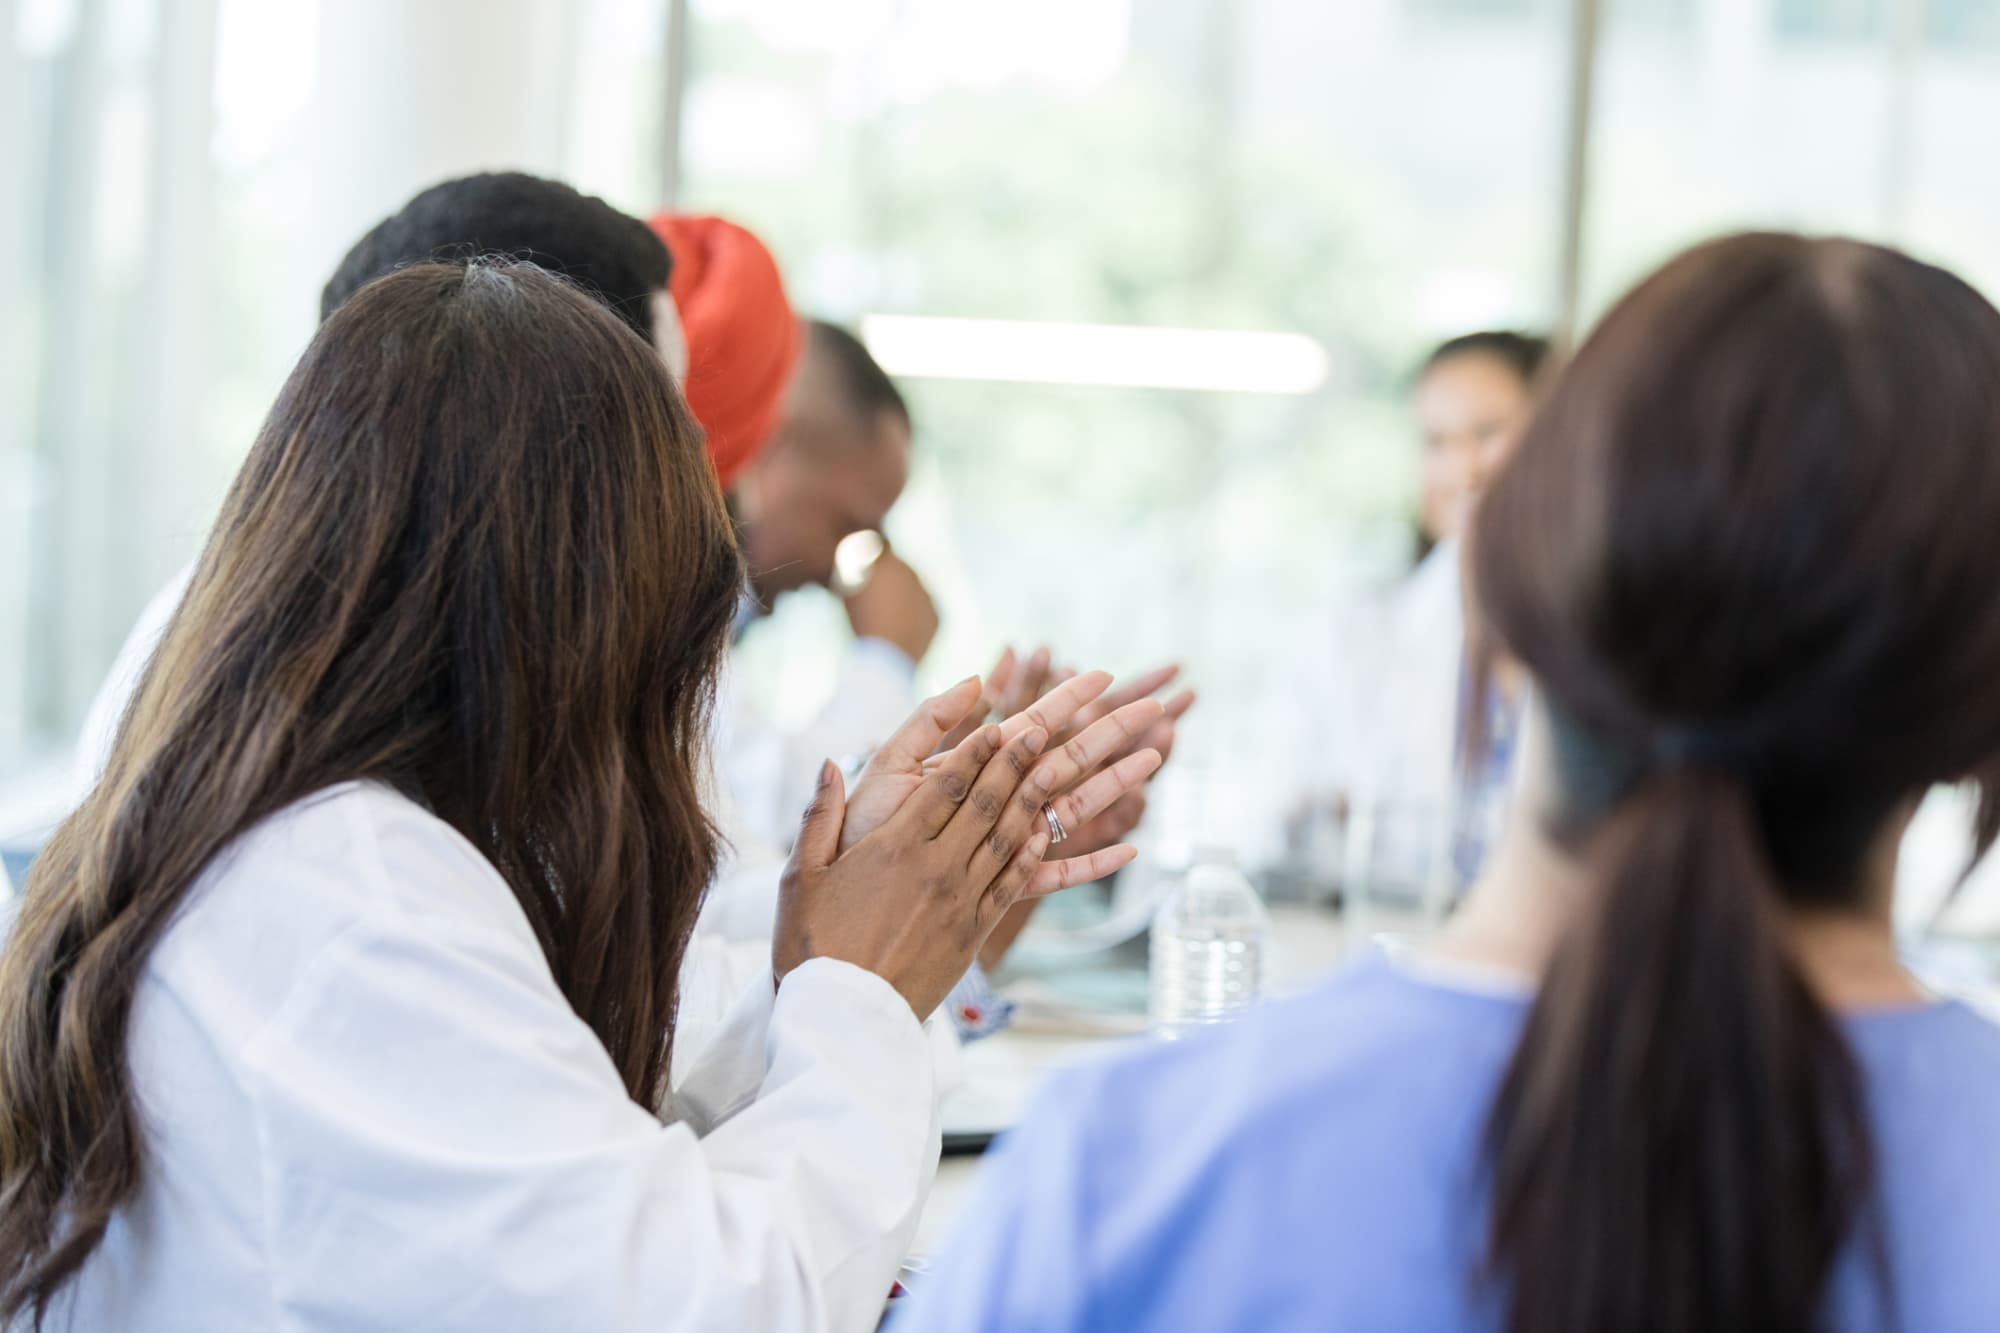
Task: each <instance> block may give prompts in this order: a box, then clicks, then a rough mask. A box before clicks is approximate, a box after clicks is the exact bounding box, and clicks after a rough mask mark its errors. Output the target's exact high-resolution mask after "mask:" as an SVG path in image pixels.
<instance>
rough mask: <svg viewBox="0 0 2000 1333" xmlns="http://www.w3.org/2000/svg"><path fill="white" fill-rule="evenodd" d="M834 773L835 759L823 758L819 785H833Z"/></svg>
mask: <svg viewBox="0 0 2000 1333" xmlns="http://www.w3.org/2000/svg"><path fill="white" fill-rule="evenodd" d="M833 773H834V768H833V760H831V759H822V760H821V761H820V765H819V785H820V786H822V787H825V786H829V785H831V784H832V782H833Z"/></svg>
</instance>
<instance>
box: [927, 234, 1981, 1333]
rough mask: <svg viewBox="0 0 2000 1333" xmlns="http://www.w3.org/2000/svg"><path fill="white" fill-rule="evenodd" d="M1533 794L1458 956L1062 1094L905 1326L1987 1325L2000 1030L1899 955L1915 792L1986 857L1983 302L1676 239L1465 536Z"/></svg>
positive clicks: (1155, 1056) (1591, 350) (1706, 1331)
mask: <svg viewBox="0 0 2000 1333" xmlns="http://www.w3.org/2000/svg"><path fill="white" fill-rule="evenodd" d="M1469 568H1470V570H1471V572H1472V577H1473V580H1474V585H1475V590H1476V600H1477V604H1478V606H1479V608H1480V610H1481V611H1482V613H1483V617H1484V621H1485V623H1486V625H1487V626H1488V627H1489V628H1490V630H1491V631H1492V633H1493V634H1494V635H1495V636H1496V638H1497V641H1498V643H1499V644H1500V645H1501V646H1502V647H1504V649H1505V650H1506V651H1507V652H1509V653H1511V654H1512V656H1513V657H1514V658H1516V659H1518V660H1519V662H1521V663H1522V664H1523V665H1524V666H1525V669H1526V671H1527V672H1528V674H1529V675H1530V676H1531V678H1532V680H1533V682H1534V692H1535V698H1536V700H1537V703H1536V705H1535V709H1534V711H1533V714H1532V715H1531V722H1530V728H1529V733H1528V734H1529V751H1528V754H1527V756H1526V760H1527V765H1528V769H1527V773H1526V783H1527V785H1526V787H1525V788H1524V789H1523V792H1522V800H1521V801H1520V802H1519V803H1518V805H1517V809H1516V814H1515V817H1514V819H1513V821H1512V823H1511V825H1510V827H1509V830H1508V833H1507V835H1506V837H1505V838H1504V839H1503V842H1502V844H1501V846H1500V848H1499V849H1498V851H1497V853H1496V855H1495V857H1494V858H1493V860H1492V861H1491V863H1490V864H1489V865H1488V867H1487V869H1486V871H1485V873H1484V874H1483V876H1482V878H1481V879H1480V881H1479V882H1478V884H1477V885H1476V886H1475V887H1474V889H1473V892H1472V895H1471V897H1470V899H1469V900H1468V901H1467V902H1466V904H1465V906H1464V908H1463V910H1462V911H1461V912H1459V913H1458V914H1457V915H1456V916H1455V917H1454V919H1453V921H1452V923H1451V924H1450V926H1449V927H1448V928H1447V930H1446V931H1445V933H1444V934H1443V936H1442V937H1441V939H1440V940H1439V941H1438V942H1437V943H1436V944H1435V945H1434V947H1432V948H1431V949H1429V950H1428V951H1425V952H1423V953H1420V954H1419V955H1418V956H1417V958H1416V959H1415V960H1414V961H1407V962H1392V961H1389V960H1386V959H1378V960H1373V961H1370V962H1367V963H1365V964H1362V965H1360V966H1358V967H1356V968H1354V969H1351V970H1349V971H1348V972H1346V973H1345V974H1343V975H1342V976H1341V977H1340V978H1338V979H1337V980H1334V981H1332V982H1331V983H1329V984H1328V985H1327V986H1325V987H1324V988H1323V989H1321V990H1320V991H1318V992H1317V993H1315V994H1312V995H1310V996H1307V997H1302V998H1300V999H1298V1000H1295V1001H1290V1002H1286V1003H1283V1004H1280V1005H1275V1006H1273V1007H1271V1008H1269V1009H1267V1010H1266V1011H1264V1012H1263V1013H1261V1014H1259V1015H1257V1016H1255V1017H1253V1018H1251V1019H1249V1020H1247V1021H1245V1022H1244V1023H1242V1024H1240V1025H1238V1026H1237V1027H1236V1029H1235V1030H1233V1031H1228V1032H1225V1033H1220V1034H1218V1035H1217V1036H1216V1037H1215V1038H1214V1039H1212V1040H1208V1041H1203V1042H1197V1043H1185V1044H1179V1045H1176V1046H1174V1047H1172V1048H1166V1049H1158V1050H1153V1051H1148V1052H1145V1053H1142V1054H1138V1055H1134V1056H1132V1057H1130V1058H1128V1059H1126V1060H1124V1061H1121V1062H1119V1063H1116V1064H1113V1065H1111V1066H1108V1067H1105V1068H1101V1069H1098V1070H1095V1071H1091V1072H1087V1073H1083V1074H1080V1075H1077V1076H1074V1077H1072V1078H1070V1079H1069V1080H1068V1081H1066V1082H1064V1083H1062V1084H1060V1085H1058V1086H1057V1087H1055V1088H1054V1089H1052V1090H1051V1091H1050V1092H1049V1093H1048V1095H1047V1102H1046V1104H1045V1106H1044V1108H1043V1111H1042V1113H1041V1114H1040V1115H1039V1116H1038V1117H1031V1118H1030V1120H1029V1122H1028V1124H1027V1125H1026V1126H1025V1127H1024V1128H1023V1129H1022V1130H1021V1131H1020V1132H1019V1133H1018V1135H1017V1136H1016V1137H1015V1138H1014V1140H1013V1141H1012V1142H1011V1144H1010V1145H1009V1147H1008V1148H1007V1149H1006V1150H1005V1151H1003V1153H1002V1155H1001V1156H1000V1158H999V1159H998V1160H996V1161H995V1162H994V1164H993V1166H992V1169H991V1170H990V1171H989V1173H988V1178H987V1184H986V1187H985V1189H984V1192H983V1194H982V1195H980V1196H978V1197H977V1198H976V1199H975V1201H974V1202H973V1203H972V1204H971V1205H970V1206H969V1208H968V1216H969V1217H971V1218H973V1219H975V1221H974V1222H973V1224H972V1229H971V1230H970V1231H969V1232H968V1233H967V1234H966V1235H965V1236H964V1237H963V1238H962V1239H963V1244H962V1245H961V1246H960V1248H959V1249H958V1251H957V1252H956V1253H954V1254H952V1255H949V1256H947V1257H946V1259H945V1260H944V1262H943V1264H942V1265H941V1267H940V1268H939V1269H938V1270H937V1271H936V1272H935V1273H934V1275H933V1279H932V1282H931V1284H930V1285H929V1286H928V1287H927V1288H926V1289H925V1291H922V1292H919V1293H918V1301H919V1305H918V1306H917V1308H916V1309H915V1310H914V1311H913V1312H912V1313H913V1314H914V1315H915V1317H914V1318H913V1319H912V1320H910V1321H909V1322H908V1323H907V1324H902V1325H898V1328H899V1333H900V1331H901V1330H902V1329H905V1328H908V1329H932V1328H936V1329H945V1328H949V1329H952V1330H954V1331H955V1333H962V1331H963V1330H970V1329H1035V1330H1037V1331H1038V1333H1054V1331H1055V1330H1063V1329H1079V1328H1093V1329H1112V1328H1117V1329H1150V1328H1176V1329H1183V1328H1184V1329H1201V1330H1204V1333H1215V1331H1216V1330H1229V1329H1244V1330H1249V1329H1260V1330H1261V1329H1278V1328H1285V1329H1289V1328H1329V1329H1369V1330H1378V1329H1410V1330H1419V1329H1421V1330H1425V1331H1426V1333H1448V1331H1449V1330H1475V1329H1477V1330H1498V1329H1505V1330H1507V1331H1508V1333H1810V1331H1815V1330H1844V1331H1853V1333H1859V1331H1860V1330H1880V1329H1904V1330H1908V1331H1909V1333H1975V1331H1977V1330H1990V1329H1995V1328H2000V1276H1996V1272H1995V1269H1994V1265H1993V1262H1992V1257H1991V1254H1990V1249H1991V1243H1992V1237H1993V1235H1994V1234H1995V1232H1996V1229H2000V1154H1995V1153H1994V1152H1993V1150H1992V1141H1993V1137H1994V1134H1995V1132H1996V1128H1997V1127H2000V1029H1996V1028H1995V1027H1994V1026H1992V1025H1991V1024H1990V1023H1988V1022H1987V1021H1985V1020H1984V1019H1982V1018H1980V1017H1979V1016H1977V1015H1976V1014H1975V1013H1974V1012H1972V1011H1971V1010H1970V1009H1967V1008H1966V1007H1964V1006H1963V1005H1961V1004H1958V1003H1955V1002H1951V1001H1947V1000H1941V999H1939V998H1938V997H1936V996H1934V995H1932V994H1930V993H1929V992H1927V991H1926V990H1925V988H1924V986H1923V985H1922V984H1921V983H1920V982H1919V981H1918V980H1917V979H1916V978H1915V977H1913V976H1912V975H1910V973H1908V972H1907V971H1906V970H1905V969H1904V968H1903V966H1902V964H1901V962H1900V960H1899V958H1898V956H1897V952H1896V948H1895V940H1894V935H1893V932H1892V929H1891V924H1890V916H1889V912H1890V899H1891V894H1892V889H1893V882H1892V881H1893V873H1894V865H1895V851H1896V847H1897V844H1898V842H1899V840H1900V839H1901V836H1902V832H1903V829H1904V826H1905V825H1906V823H1907V822H1908V818H1909V813H1910V811H1911V809H1912V808H1913V807H1914V804H1915V802H1916V801H1917V799H1918V798H1919V797H1920V796H1921V794H1922V793H1923V792H1925V791H1926V790H1928V789H1929V788H1930V787H1931V786H1932V785H1933V784H1935V783H1939V782H1950V781H1958V780H1966V779H1973V780H1977V781H1978V782H1979V783H1980V784H1981V785H1982V786H1983V788H1984V791H1985V794H1986V798H1987V799H1986V801H1985V803H1984V807H1983V811H1982V816H1981V820H1980V822H1981V826H1982V827H1981V829H1980V839H1979V842H1980V845H1981V846H1982V847H1984V846H1986V845H1988V844H1990V843H1991V842H1992V840H1993V837H1994V834H1995V831H1996V829H2000V800H1996V798H1995V793H1996V791H2000V786H1996V785H1995V784H1996V780H2000V688H1996V682H2000V580H1996V577H1995V570H1996V569H2000V313H1996V312H1995V310H1994V309H1993V307H1992V306H1990V305H1988V304H1987V302H1986V301H1985V300H1983V299H1982V298H1981V297H1980V296H1979V295H1978V294H1977V293H1975V292H1974V291H1973V290H1972V289H1971V288H1970V287H1968V286H1966V285H1965V284H1964V283H1963V282H1960V281H1959V280H1958V279H1956V278H1954V277H1953V276H1951V275H1950V274H1948V273H1945V272H1943V271H1941V270H1939V269H1936V268H1932V267H1930V266H1928V265H1925V264H1921V263H1918V262H1917V261H1915V260H1913V259H1910V258H1908V257H1906V256H1904V255H1901V254H1898V253H1896V252H1894V251H1891V250H1886V249H1882V248H1879V247H1875V246H1869V245H1864V244H1860V243H1857V242H1852V241H1840V240H1807V239H1804V238H1800V237H1796V236H1785V235H1745V236H1737V237H1732V238H1729V239H1725V240H1721V241H1717V242H1714V243H1711V244H1709V245H1705V246H1702V247H1699V248H1697V249H1695V250H1693V251H1691V252H1689V253H1687V254H1685V255H1683V256H1681V257H1680V258H1678V259H1676V260H1674V261H1673V262H1671V263H1670V264H1668V265H1667V266H1666V267H1665V268H1663V269H1662V270H1660V271H1659V272H1658V273H1656V274H1655V275H1653V276H1652V277H1651V278H1649V279H1648V280H1647V281H1645V282H1644V283H1643V284H1641V285H1640V286H1639V287H1638V288H1637V289H1636V290H1635V291H1634V292H1632V293H1631V294H1630V295H1629V296H1627V297H1626V298H1625V299H1624V300H1623V301H1622V302H1620V303H1619V304H1618V305H1617V306H1616V307H1615V308H1614V309H1613V310H1612V311H1611V312H1610V313H1609V314H1608V315H1607V316H1606V317H1605V319H1604V321H1603V323H1602V325H1601V326H1600V327H1599V328H1598V329H1597V330H1596V332H1595V333H1594V334H1593V335H1592V336H1591V338H1590V340H1589V341H1588V342H1587V343H1585V344H1584V346H1583V347H1582V349H1581V351H1580V352H1579V353H1578V355H1577V357H1576V359H1575V360H1574V362H1573V363H1572V364H1571V365H1569V366H1568V367H1566V368H1565V369H1564V371H1563V372H1562V374H1561V376H1560V377H1559V378H1558V379H1557V380H1556V382H1555V383H1554V385H1553V386H1552V389H1551V391H1550V393H1549V395H1548V397H1547V398H1546V399H1545V400H1544V402H1543V403H1542V405H1541V406H1540V408H1539V409H1538V411H1537V413H1536V416H1535V419H1534V421H1533V423H1532V424H1531V425H1530V427H1529V429H1528V432H1527V436H1526V438H1525V440H1524V441H1523V443H1522V445H1521V448H1520V451H1519V453H1518V454H1517V455H1516V457H1515V458H1514V460H1513V461H1512V462H1511V463H1510V464H1509V465H1508V467H1507V468H1506V470H1505V471H1504V472H1503V473H1502V474H1501V476H1500V478H1499V480H1498V482H1497V483H1496V484H1495V486H1494V487H1493V488H1492V490H1491V491H1490V492H1489V493H1488V495H1487V497H1486V499H1485V502H1484V505H1483V507H1482V509H1481V511H1480V513H1479V516H1478V518H1477V519H1476V521H1475V526H1474V532H1473V538H1472V548H1471V552H1470V564H1469Z"/></svg>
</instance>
